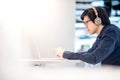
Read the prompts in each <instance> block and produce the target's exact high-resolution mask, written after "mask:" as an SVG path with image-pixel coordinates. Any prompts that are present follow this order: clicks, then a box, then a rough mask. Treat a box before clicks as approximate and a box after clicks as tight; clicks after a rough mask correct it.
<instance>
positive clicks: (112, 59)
mask: <svg viewBox="0 0 120 80" xmlns="http://www.w3.org/2000/svg"><path fill="white" fill-rule="evenodd" d="M81 19H82V20H83V22H84V24H85V27H86V29H87V31H88V32H89V33H90V34H91V35H92V34H97V35H98V36H97V38H96V41H95V42H94V44H93V46H92V47H91V48H90V49H89V50H88V51H86V52H70V51H64V50H63V49H61V48H57V49H56V50H55V55H56V56H58V57H63V58H66V59H70V60H82V61H85V62H87V63H90V64H97V63H99V62H101V63H102V64H105V65H117V66H118V65H120V29H119V28H118V27H117V26H115V25H113V24H111V23H110V20H109V17H108V15H107V12H106V11H105V9H104V8H102V7H93V8H89V9H86V10H85V11H84V12H83V13H82V15H81Z"/></svg>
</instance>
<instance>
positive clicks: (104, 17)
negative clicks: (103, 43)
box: [81, 6, 110, 25]
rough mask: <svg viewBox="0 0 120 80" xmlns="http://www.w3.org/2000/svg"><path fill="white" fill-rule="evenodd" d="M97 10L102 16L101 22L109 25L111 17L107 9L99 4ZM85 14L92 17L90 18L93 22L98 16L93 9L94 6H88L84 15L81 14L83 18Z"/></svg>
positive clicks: (100, 16)
mask: <svg viewBox="0 0 120 80" xmlns="http://www.w3.org/2000/svg"><path fill="white" fill-rule="evenodd" d="M95 8H96V10H97V13H98V17H99V18H101V22H102V23H101V24H102V25H108V24H110V19H109V16H108V14H107V12H106V10H105V9H104V8H103V7H101V6H98V7H95ZM85 16H88V17H89V18H90V20H91V21H92V22H94V20H95V18H96V15H95V12H94V10H93V8H88V9H86V10H85V11H84V12H83V13H82V15H81V19H82V20H83V19H84V17H85Z"/></svg>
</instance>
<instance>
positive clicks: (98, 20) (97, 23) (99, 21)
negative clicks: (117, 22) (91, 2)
mask: <svg viewBox="0 0 120 80" xmlns="http://www.w3.org/2000/svg"><path fill="white" fill-rule="evenodd" d="M92 9H93V11H94V13H95V15H96V18H95V20H94V22H95V24H96V25H100V24H101V23H102V21H101V18H100V17H98V12H97V10H96V8H95V7H93V8H92Z"/></svg>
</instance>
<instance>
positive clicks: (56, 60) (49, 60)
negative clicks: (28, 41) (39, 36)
mask: <svg viewBox="0 0 120 80" xmlns="http://www.w3.org/2000/svg"><path fill="white" fill-rule="evenodd" d="M34 45H35V49H36V52H37V57H38V58H36V59H25V60H24V61H27V62H30V63H32V64H33V65H35V66H41V65H45V64H50V63H59V62H63V61H64V60H67V59H64V58H59V57H55V58H43V57H41V54H40V51H39V48H38V44H37V41H36V40H34ZM35 54H36V53H35Z"/></svg>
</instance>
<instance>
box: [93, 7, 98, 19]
mask: <svg viewBox="0 0 120 80" xmlns="http://www.w3.org/2000/svg"><path fill="white" fill-rule="evenodd" d="M93 11H94V13H95V15H96V16H97V17H98V12H97V10H96V8H95V7H93Z"/></svg>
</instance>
